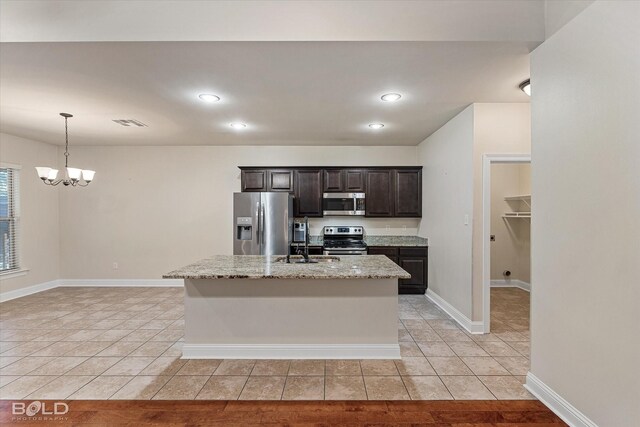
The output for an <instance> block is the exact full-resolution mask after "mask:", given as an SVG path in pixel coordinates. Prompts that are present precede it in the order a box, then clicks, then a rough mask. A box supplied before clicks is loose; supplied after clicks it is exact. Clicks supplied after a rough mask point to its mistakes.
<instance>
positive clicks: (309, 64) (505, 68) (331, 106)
mask: <svg viewBox="0 0 640 427" xmlns="http://www.w3.org/2000/svg"><path fill="white" fill-rule="evenodd" d="M537 44H538V43H536V42H511V43H509V42H101V43H3V44H2V49H1V50H0V127H1V129H2V132H4V133H9V134H13V135H17V136H21V137H26V138H31V139H36V140H40V141H45V142H49V143H54V144H62V143H63V142H64V138H63V130H64V127H63V120H62V118H60V117H59V116H58V113H60V112H69V113H72V114H74V116H75V117H74V118H72V119H71V120H70V122H69V127H70V142H71V144H73V145H225V144H245V145H246V144H261V145H266V144H270V145H273V144H276V145H314V144H320V145H415V144H418V143H420V142H421V141H422V140H423V139H424V138H426V137H427V136H428V135H430V134H431V133H432V132H434V131H435V130H437V129H438V128H439V127H440V126H442V125H443V124H444V123H446V122H447V121H448V120H449V119H451V118H452V117H453V116H454V115H455V114H457V113H458V112H459V111H461V110H462V109H463V108H464V107H465V106H467V105H469V104H470V103H473V102H528V97H527V96H526V95H524V94H523V93H522V92H521V91H519V90H518V84H519V83H520V82H521V81H522V80H523V79H525V78H527V77H528V75H529V53H530V51H531V50H532V49H533V48H534V47H535V46H536V45H537ZM204 92H207V93H214V94H217V95H219V96H220V97H221V98H222V101H220V102H218V103H216V104H206V103H203V102H202V101H200V100H199V99H198V97H197V95H198V94H199V93H204ZM386 92H399V93H401V94H402V95H403V98H402V100H401V101H399V102H397V103H383V102H381V101H380V100H379V97H380V95H382V94H384V93H386ZM113 119H137V120H140V121H142V122H144V123H146V124H147V125H148V127H147V128H132V127H122V126H120V125H117V124H115V123H113V122H112V120H113ZM232 121H242V122H245V123H247V125H248V127H247V129H245V130H243V131H236V130H234V129H231V128H230V127H229V123H230V122H232ZM371 122H382V123H384V124H385V128H384V129H382V130H380V131H372V130H371V129H369V128H368V127H367V124H368V123H371Z"/></svg>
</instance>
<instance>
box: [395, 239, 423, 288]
mask: <svg viewBox="0 0 640 427" xmlns="http://www.w3.org/2000/svg"><path fill="white" fill-rule="evenodd" d="M399 260H400V262H399V264H400V267H402V268H403V269H404V270H406V271H407V272H408V273H409V274H411V279H402V280H399V282H398V286H399V287H398V290H399V292H400V293H401V294H424V293H425V292H426V290H427V277H428V276H427V273H428V270H427V265H428V261H427V248H400V251H399Z"/></svg>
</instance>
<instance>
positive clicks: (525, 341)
mask: <svg viewBox="0 0 640 427" xmlns="http://www.w3.org/2000/svg"><path fill="white" fill-rule="evenodd" d="M531 204H532V201H531V156H530V155H528V154H526V155H523V154H518V155H505V154H499V155H490V154H487V155H485V156H484V159H483V239H484V243H483V272H482V274H483V320H482V322H483V331H484V332H485V333H489V332H491V333H496V334H499V335H500V336H504V337H505V338H508V339H509V341H513V342H514V345H515V346H516V347H519V349H518V351H519V352H520V353H522V355H526V356H528V351H529V350H528V347H529V319H530V303H529V302H530V291H531V280H530V271H531V255H530V254H531V243H530V242H531V241H530V233H531ZM512 347H513V346H512Z"/></svg>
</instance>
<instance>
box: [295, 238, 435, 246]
mask: <svg viewBox="0 0 640 427" xmlns="http://www.w3.org/2000/svg"><path fill="white" fill-rule="evenodd" d="M364 241H365V243H366V244H367V245H368V246H429V239H426V238H424V237H418V236H365V238H364ZM294 244H295V243H294ZM309 246H322V236H309Z"/></svg>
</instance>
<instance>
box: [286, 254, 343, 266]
mask: <svg viewBox="0 0 640 427" xmlns="http://www.w3.org/2000/svg"><path fill="white" fill-rule="evenodd" d="M309 260H310V261H311V263H314V264H315V263H317V262H338V261H340V258H338V257H337V256H330V255H311V256H309ZM302 261H303V258H302V256H300V255H291V263H292V264H306V263H305V262H302ZM275 262H284V263H286V262H287V257H286V256H281V257H278V258H276V259H275Z"/></svg>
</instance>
